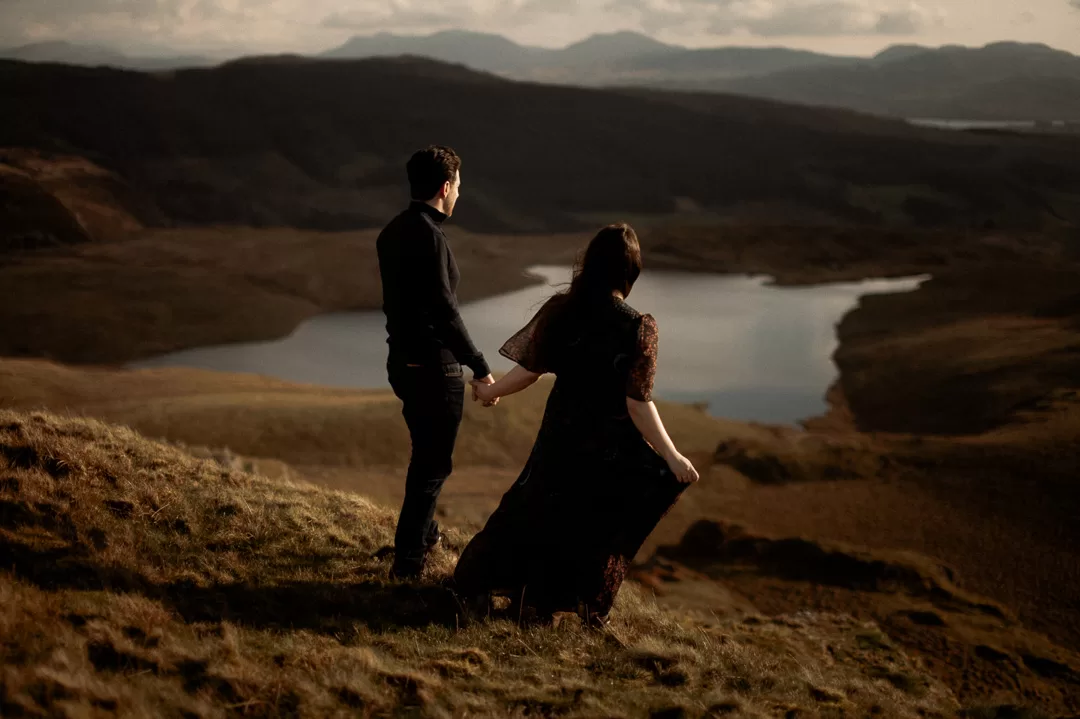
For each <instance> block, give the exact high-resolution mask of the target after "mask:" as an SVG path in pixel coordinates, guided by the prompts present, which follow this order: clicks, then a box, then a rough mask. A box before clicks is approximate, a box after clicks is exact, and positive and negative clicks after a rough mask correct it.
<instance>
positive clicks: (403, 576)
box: [390, 564, 424, 582]
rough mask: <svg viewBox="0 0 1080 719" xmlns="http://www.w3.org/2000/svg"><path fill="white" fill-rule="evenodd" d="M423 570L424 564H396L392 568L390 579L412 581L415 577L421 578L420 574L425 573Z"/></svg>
mask: <svg viewBox="0 0 1080 719" xmlns="http://www.w3.org/2000/svg"><path fill="white" fill-rule="evenodd" d="M423 572H424V566H423V565H420V566H415V565H408V566H397V565H396V564H395V565H394V566H393V567H391V568H390V579H394V580H397V581H405V582H407V581H412V580H414V579H419V578H420V575H421V574H423Z"/></svg>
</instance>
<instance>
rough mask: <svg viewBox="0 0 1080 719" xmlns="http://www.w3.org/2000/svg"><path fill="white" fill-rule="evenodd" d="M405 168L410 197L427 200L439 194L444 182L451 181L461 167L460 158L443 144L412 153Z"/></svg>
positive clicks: (422, 200)
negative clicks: (407, 174) (407, 175)
mask: <svg viewBox="0 0 1080 719" xmlns="http://www.w3.org/2000/svg"><path fill="white" fill-rule="evenodd" d="M405 169H406V171H407V172H408V173H409V191H410V192H411V193H412V198H413V199H414V200H420V201H421V202H427V201H428V200H430V199H431V198H433V197H435V195H437V194H439V190H440V189H441V188H442V186H443V183H444V182H453V180H454V175H455V174H456V173H457V172H458V170H460V169H461V158H460V157H458V154H457V153H456V152H454V151H453V150H452V149H450V148H449V147H446V146H445V145H432V146H431V147H426V148H424V149H423V150H417V151H416V152H415V153H413V156H412V157H411V158H409V163H408V164H407V165H406V166H405Z"/></svg>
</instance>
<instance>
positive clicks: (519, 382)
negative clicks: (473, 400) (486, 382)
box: [490, 365, 542, 397]
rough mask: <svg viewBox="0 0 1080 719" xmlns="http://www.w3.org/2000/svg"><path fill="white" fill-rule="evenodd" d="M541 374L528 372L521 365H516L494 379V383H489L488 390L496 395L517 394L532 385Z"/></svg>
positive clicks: (507, 395)
mask: <svg viewBox="0 0 1080 719" xmlns="http://www.w3.org/2000/svg"><path fill="white" fill-rule="evenodd" d="M541 376H542V375H538V374H536V373H535V372H530V371H529V370H527V369H525V368H524V367H522V366H521V365H518V366H516V367H514V369H512V370H510V371H509V372H507V373H506V374H505V375H503V377H502V378H501V379H499V380H498V381H496V382H495V384H493V385H491V387H490V391H491V392H492V393H493V394H494V395H495V396H496V397H509V396H510V395H512V394H517V393H518V392H520V391H521V390H523V389H528V388H529V387H532V386H533V385H534V384H536V381H537V380H538V379H540V377H541Z"/></svg>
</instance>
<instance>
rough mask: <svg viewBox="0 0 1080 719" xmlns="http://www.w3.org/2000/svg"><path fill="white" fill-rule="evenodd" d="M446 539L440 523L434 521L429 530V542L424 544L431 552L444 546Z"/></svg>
mask: <svg viewBox="0 0 1080 719" xmlns="http://www.w3.org/2000/svg"><path fill="white" fill-rule="evenodd" d="M445 539H446V535H445V534H443V533H442V530H440V529H439V523H438V522H435V521H433V522H432V523H431V529H429V530H428V536H427V540H426V541H425V542H424V547H425V548H426V549H427V551H429V552H430V551H431V550H432V549H435V547H437V546H439V545H440V544H442V543H443V540H445Z"/></svg>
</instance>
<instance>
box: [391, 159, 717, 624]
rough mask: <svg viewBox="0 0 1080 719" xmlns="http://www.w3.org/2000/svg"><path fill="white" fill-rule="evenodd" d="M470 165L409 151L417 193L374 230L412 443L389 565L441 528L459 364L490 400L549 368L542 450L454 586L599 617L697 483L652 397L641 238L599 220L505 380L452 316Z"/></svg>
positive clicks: (403, 567)
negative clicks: (454, 238) (449, 229)
mask: <svg viewBox="0 0 1080 719" xmlns="http://www.w3.org/2000/svg"><path fill="white" fill-rule="evenodd" d="M460 168H461V160H460V158H459V157H458V156H457V154H455V153H454V151H453V150H451V149H450V148H447V147H442V146H433V147H429V148H427V149H425V150H421V151H419V152H417V153H416V154H415V155H413V157H412V159H410V160H409V163H408V165H407V171H408V177H409V184H410V186H411V192H412V197H413V202H412V204H411V205H410V207H409V209H407V210H406V211H405V212H403V213H401V214H400V215H398V216H397V217H396V218H395V219H394V220H393V221H392V222H391V223H390V224H389V225H388V226H387V227H386V229H384V230H383V232H382V234H381V235H380V236H379V240H378V253H379V268H380V273H381V275H382V284H383V301H384V302H383V306H384V311H385V313H386V318H387V331H388V332H389V340H388V341H389V345H390V356H389V361H388V364H387V366H388V371H389V375H390V384H391V386H392V387H393V388H394V393H395V394H396V395H397V396H398V397H399V398H400V399H401V400H402V402H403V403H404V407H403V414H404V416H405V422H406V423H407V425H408V427H409V434H410V437H411V439H412V459H411V461H410V464H409V471H408V476H407V479H406V483H405V501H404V503H403V505H402V508H401V516H400V518H399V519H398V525H397V532H396V536H395V541H394V543H395V557H394V567H393V572H394V574H395V575H396V576H398V577H403V578H409V577H416V576H418V575H419V574H420V572H421V571H422V569H423V567H424V560H425V557H426V555H427V553H428V552H429V551H430V550H431V549H432V548H433V547H434V546H435V545H436V544H438V542H439V541H440V539H441V535H440V533H439V529H438V525H437V523H436V522H434V521H433V516H434V512H435V504H436V501H437V500H438V496H439V492H440V491H441V489H442V485H443V483H444V482H445V481H446V478H447V477H449V476H450V473H451V471H452V467H453V465H452V461H451V458H452V455H453V451H454V443H455V440H456V438H457V432H458V426H459V425H460V423H461V416H462V409H463V404H464V397H465V384H466V383H465V379H464V377H463V373H462V365H464V366H466V367H468V368H469V369H471V370H472V372H473V380H472V386H473V398H474V399H475V400H479V401H482V402H483V403H484V405H485V406H488V407H493V406H495V405H496V404H497V403H498V401H499V399H500V398H501V397H505V396H507V395H511V394H514V393H516V392H520V391H522V390H524V389H526V388H528V387H529V386H531V385H532V384H534V383H535V382H536V381H537V380H538V379H539V378H540V377H541V376H542V375H544V374H547V373H552V374H554V375H555V376H556V378H557V379H556V382H555V385H554V388H553V389H552V391H551V396H550V398H549V399H548V403H547V409H546V411H545V414H544V421H543V425H542V426H541V428H540V433H539V436H538V437H537V439H536V444H535V445H534V447H533V450H532V454H531V455H530V457H529V460H528V462H527V463H526V464H525V468H524V470H523V471H522V473H521V476H520V477H519V478H518V480H517V482H515V483H514V485H513V486H512V487H511V488H510V489H509V491H507V493H506V494H505V495H504V496H503V499H502V502H501V504H500V505H499V508H498V509H497V510H495V513H494V514H493V515H492V516H491V518H490V519H489V520H488V523H487V525H486V526H485V527H484V529H483V530H482V531H481V532H480V533H479V534H477V535H476V536H475V537H474V538H473V540H472V541H471V542H470V543H469V545H468V546H467V547H466V548H465V550H464V551H463V552H462V554H461V558H460V560H459V561H458V566H457V570H456V571H455V574H454V581H455V585H456V588H457V590H458V592H459V593H460V594H462V595H463V596H465V597H469V598H478V597H485V596H490V595H491V594H501V595H505V596H509V597H511V598H512V599H513V600H515V601H518V602H521V604H522V605H523V606H528V607H531V608H533V609H535V610H536V612H537V614H538V616H541V617H543V616H550V615H551V614H553V613H555V612H562V611H572V612H573V611H576V612H581V611H582V610H584V611H585V612H586V613H587V615H588V616H589V617H597V618H600V619H602V618H603V617H605V616H606V615H607V613H608V611H609V610H610V609H611V605H612V603H613V602H614V599H615V595H616V593H617V592H618V591H619V587H620V585H621V584H622V580H623V577H624V574H625V572H626V568H627V565H628V563H629V562H630V561H631V560H632V559H633V557H634V555H635V554H636V553H637V551H638V549H639V548H640V547H641V545H642V543H643V542H644V541H645V539H646V537H647V536H648V535H649V533H650V532H652V530H653V528H654V527H655V526H656V524H657V523H658V522H659V521H660V519H661V518H662V517H663V516H664V514H665V513H666V512H667V511H668V510H669V509H670V508H671V507H672V505H673V504H674V503H675V501H676V500H677V499H678V497H679V495H680V494H681V493H682V491H683V490H684V489H685V488H686V487H687V486H688V485H689V484H691V483H693V482H695V481H697V479H698V474H697V472H696V471H695V469H694V467H693V465H692V464H691V463H690V462H689V461H688V460H687V459H686V458H685V457H683V456H682V455H681V454H679V452H678V450H677V449H676V448H675V445H674V444H673V443H672V441H671V439H670V438H669V437H668V434H667V432H666V430H665V429H664V425H663V422H661V420H660V415H659V414H658V413H657V410H656V407H655V405H654V404H653V403H652V401H651V394H652V385H653V377H654V375H655V372H656V352H657V328H656V323H655V321H654V320H653V318H652V317H651V316H649V315H642V314H640V313H638V312H636V311H635V310H634V309H633V308H631V307H630V306H629V305H628V304H626V301H625V300H626V297H627V296H628V295H629V294H630V290H631V288H632V287H633V286H634V282H635V280H637V278H638V275H639V274H640V272H641V250H640V248H639V246H638V240H637V236H636V235H635V234H634V231H633V229H631V228H630V227H629V226H627V225H612V226H609V227H605V228H603V229H602V230H600V232H599V233H598V234H597V235H596V237H595V238H594V239H593V240H592V242H590V244H589V246H588V248H587V250H586V251H585V254H584V258H583V260H582V261H581V262H580V263H579V266H578V267H577V268H576V270H575V273H574V280H573V282H572V284H571V285H570V288H569V290H567V291H565V292H562V293H560V294H557V295H556V296H554V297H553V298H551V299H550V300H548V301H547V303H545V304H544V306H543V307H542V308H541V309H540V311H539V312H538V313H537V315H536V316H535V317H534V318H533V319H532V321H531V322H530V323H529V324H528V325H527V326H526V327H525V328H524V329H522V330H521V331H520V332H518V333H517V334H516V335H514V336H513V337H511V338H510V339H509V340H508V341H507V342H506V344H505V345H504V346H503V347H502V350H501V353H502V354H503V356H505V357H507V358H509V359H511V360H513V361H514V362H516V363H517V366H516V367H515V368H514V369H513V370H512V371H510V373H508V374H507V375H505V376H504V377H503V378H502V379H500V380H498V381H497V382H496V381H495V379H494V378H493V377H492V376H491V371H490V370H489V368H488V365H487V363H486V362H485V361H484V357H483V354H482V353H481V352H480V351H479V350H477V349H476V347H475V345H474V344H473V342H472V340H471V339H470V338H469V333H468V331H467V330H466V328H465V325H464V323H463V322H462V319H461V315H460V314H459V313H458V308H457V298H456V288H457V284H458V278H459V274H458V268H457V264H456V263H455V261H454V256H453V254H452V253H451V251H450V248H449V246H448V245H447V241H446V236H445V235H444V234H443V230H442V223H443V221H444V220H446V218H448V217H449V216H450V215H451V214H452V213H453V210H454V205H455V204H456V202H457V199H458V194H459V191H460V186H461V173H460Z"/></svg>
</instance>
